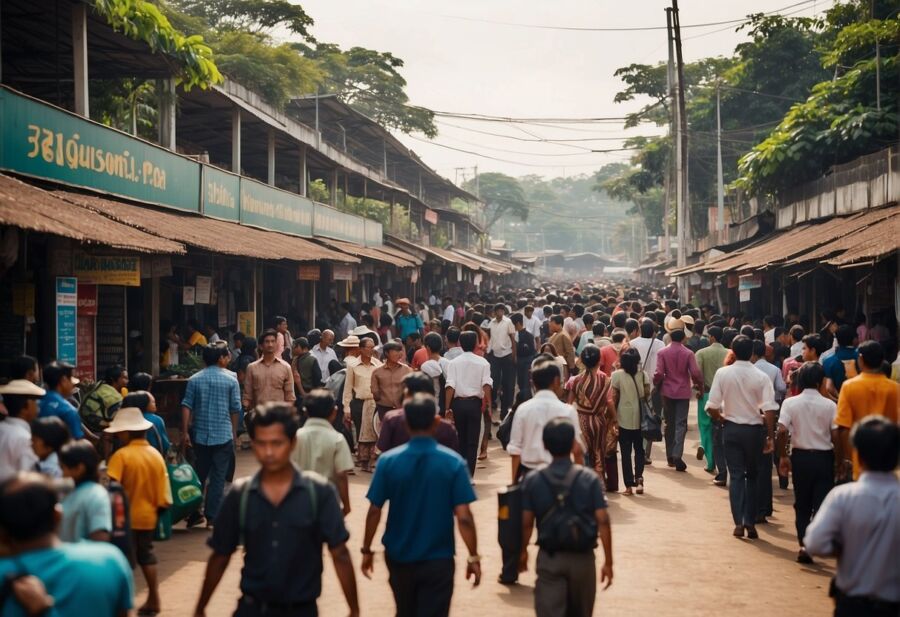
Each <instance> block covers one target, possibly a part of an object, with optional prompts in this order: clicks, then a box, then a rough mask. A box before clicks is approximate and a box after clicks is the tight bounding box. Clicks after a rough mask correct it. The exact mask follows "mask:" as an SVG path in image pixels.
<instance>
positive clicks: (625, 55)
mask: <svg viewBox="0 0 900 617" xmlns="http://www.w3.org/2000/svg"><path fill="white" fill-rule="evenodd" d="M798 2H799V0H682V1H681V2H680V9H681V23H682V27H683V32H682V36H683V38H684V54H685V59H686V60H692V59H697V58H701V57H705V56H711V55H726V54H730V53H731V52H732V51H733V49H734V46H735V45H736V44H737V43H739V42H741V41H742V40H744V39H745V38H746V37H745V34H744V33H743V32H741V33H736V32H734V28H735V25H717V26H706V27H698V28H688V27H685V26H689V25H691V24H705V23H709V22H720V21H726V20H733V19H739V18H743V17H744V16H745V15H747V14H748V13H751V12H770V11H776V10H778V9H784V10H783V12H784V13H788V14H795V15H798V16H800V15H804V16H810V15H813V14H814V13H821V12H822V11H823V10H825V9H827V8H828V7H830V6H831V4H832V0H815V1H809V2H805V3H799V4H798ZM302 4H303V6H304V8H305V9H306V10H307V12H308V13H309V14H310V15H311V16H312V17H313V18H314V19H315V22H316V25H315V27H314V28H313V33H314V35H315V36H316V37H317V38H318V39H320V40H323V41H329V42H334V43H338V44H339V45H341V46H342V47H351V46H353V45H360V46H364V47H369V48H373V49H378V50H382V51H390V52H392V53H394V54H395V55H397V56H398V57H400V58H402V59H403V60H404V61H405V63H406V64H405V67H404V68H403V70H402V73H403V75H404V77H405V78H406V80H407V82H408V93H409V96H410V100H411V102H412V103H413V104H416V105H422V106H424V107H428V108H430V109H435V110H441V111H451V112H464V113H479V114H489V115H496V116H504V117H520V118H521V117H527V118H587V117H589V118H596V117H620V116H623V115H625V113H627V112H629V111H633V110H635V109H636V108H638V107H639V106H640V104H635V103H631V104H616V103H614V102H613V97H614V95H615V93H616V92H618V91H619V90H620V89H621V87H622V84H621V82H620V81H619V80H618V79H617V78H616V77H614V76H613V73H614V72H615V70H616V69H617V68H619V67H622V66H626V65H628V64H631V63H648V64H651V63H655V62H657V61H663V60H665V59H666V53H667V51H666V31H665V25H666V19H665V12H664V8H665V7H666V6H670V2H667V1H666V0H630V1H623V0H615V1H613V0H594V1H589V0H552V1H549V2H548V1H547V0H543V1H538V0H456V1H454V2H437V1H427V0H419V1H416V0H338V1H335V0H304V1H303V2H302ZM789 5H796V6H793V7H791V8H785V7H788V6H789ZM487 22H504V23H507V24H509V23H513V24H531V25H541V26H561V27H576V28H585V27H589V28H605V27H635V26H636V27H662V29H661V30H650V31H631V32H583V31H571V30H569V31H565V30H550V29H537V28H527V27H521V26H515V25H503V24H501V23H487ZM450 124H453V125H457V126H458V127H464V128H457V127H454V126H450ZM438 128H439V130H440V134H439V135H438V137H437V138H436V139H435V140H434V141H435V143H423V141H420V139H424V138H422V137H421V136H418V135H417V136H415V137H410V136H405V135H404V136H401V139H402V141H403V142H404V143H406V144H407V145H408V146H409V147H410V148H412V149H413V150H415V151H416V152H417V153H418V154H420V155H421V156H422V157H423V159H424V160H425V161H426V162H427V163H428V164H429V165H430V166H431V167H433V168H434V169H436V170H437V171H438V172H439V173H440V174H441V175H444V176H446V177H448V178H450V179H451V180H455V179H456V178H457V174H458V173H459V174H463V173H467V174H469V175H471V171H467V172H466V171H459V172H457V171H456V169H455V168H460V167H468V168H471V167H472V166H474V165H478V168H479V171H480V172H485V171H502V172H504V173H508V174H511V175H516V176H518V175H524V174H528V173H536V174H541V175H545V176H548V177H554V176H559V175H564V174H565V175H573V174H579V173H588V172H591V171H594V170H596V169H597V168H599V167H601V166H603V165H604V164H606V163H609V162H612V161H621V160H627V158H628V153H627V152H610V153H592V152H586V151H585V150H583V148H590V149H610V148H618V147H621V143H620V142H619V141H617V139H619V138H620V137H621V136H623V135H627V134H630V135H638V134H646V133H647V130H648V129H640V128H638V129H633V130H631V131H630V132H627V133H626V132H625V131H624V130H623V129H622V125H621V123H602V124H600V123H595V124H578V125H567V126H558V125H556V126H549V127H548V126H534V125H525V124H522V125H510V124H501V123H487V122H475V121H471V120H459V119H445V120H441V121H440V122H439V124H438ZM472 129H474V130H475V131H487V132H491V133H500V134H503V135H511V136H515V137H518V138H521V139H535V138H538V139H541V138H542V139H584V138H603V139H602V140H597V141H589V142H584V141H579V142H569V143H568V145H557V144H548V143H540V142H538V143H535V142H528V141H520V140H516V139H507V138H503V137H494V136H489V135H484V134H481V133H477V132H473V131H472ZM437 144H443V145H444V146H451V147H453V148H458V149H462V150H469V151H472V152H477V153H480V154H483V155H487V156H491V157H495V158H499V159H505V161H507V162H504V161H498V160H492V159H491V158H487V157H480V156H476V155H474V154H468V153H464V152H459V151H454V150H450V149H447V148H444V147H441V146H440V145H437ZM559 155H565V156H559ZM508 161H513V162H508Z"/></svg>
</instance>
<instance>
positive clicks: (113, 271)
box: [72, 252, 141, 287]
mask: <svg viewBox="0 0 900 617" xmlns="http://www.w3.org/2000/svg"><path fill="white" fill-rule="evenodd" d="M72 274H73V275H74V276H75V277H76V278H77V279H78V281H79V282H82V283H94V284H96V285H125V286H126V287H140V286H141V258H140V257H131V256H126V255H88V254H87V253H78V252H76V253H75V254H74V255H73V256H72Z"/></svg>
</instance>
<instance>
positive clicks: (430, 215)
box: [425, 210, 438, 225]
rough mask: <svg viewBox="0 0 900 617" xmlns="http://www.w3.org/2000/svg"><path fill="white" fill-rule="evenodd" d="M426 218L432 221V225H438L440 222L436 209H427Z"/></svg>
mask: <svg viewBox="0 0 900 617" xmlns="http://www.w3.org/2000/svg"><path fill="white" fill-rule="evenodd" d="M425 220H426V221H428V222H429V223H431V224H432V225H437V222H438V213H437V212H435V211H434V210H425Z"/></svg>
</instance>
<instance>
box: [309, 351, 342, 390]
mask: <svg viewBox="0 0 900 617" xmlns="http://www.w3.org/2000/svg"><path fill="white" fill-rule="evenodd" d="M310 353H312V355H314V356H315V357H316V362H318V363H319V369H320V370H321V371H322V381H326V380H327V379H328V377H329V376H330V375H331V372H330V371H329V370H328V364H329V363H330V362H331V361H332V360H337V359H338V357H337V354H336V353H335V352H334V349H332V348H331V347H326V348H325V349H322V346H321V345H316V346H315V347H313V348H312V351H311V352H310Z"/></svg>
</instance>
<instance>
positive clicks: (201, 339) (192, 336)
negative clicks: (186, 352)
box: [185, 319, 209, 349]
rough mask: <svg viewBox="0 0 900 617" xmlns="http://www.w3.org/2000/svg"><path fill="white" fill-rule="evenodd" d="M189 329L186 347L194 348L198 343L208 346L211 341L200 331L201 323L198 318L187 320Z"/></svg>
mask: <svg viewBox="0 0 900 617" xmlns="http://www.w3.org/2000/svg"><path fill="white" fill-rule="evenodd" d="M187 331H188V341H187V344H186V345H185V349H193V348H194V347H196V346H197V345H200V346H201V347H206V346H207V345H209V342H208V341H207V340H206V337H205V336H204V335H203V333H202V332H201V331H200V324H199V323H198V322H197V320H196V319H188V322H187Z"/></svg>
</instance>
